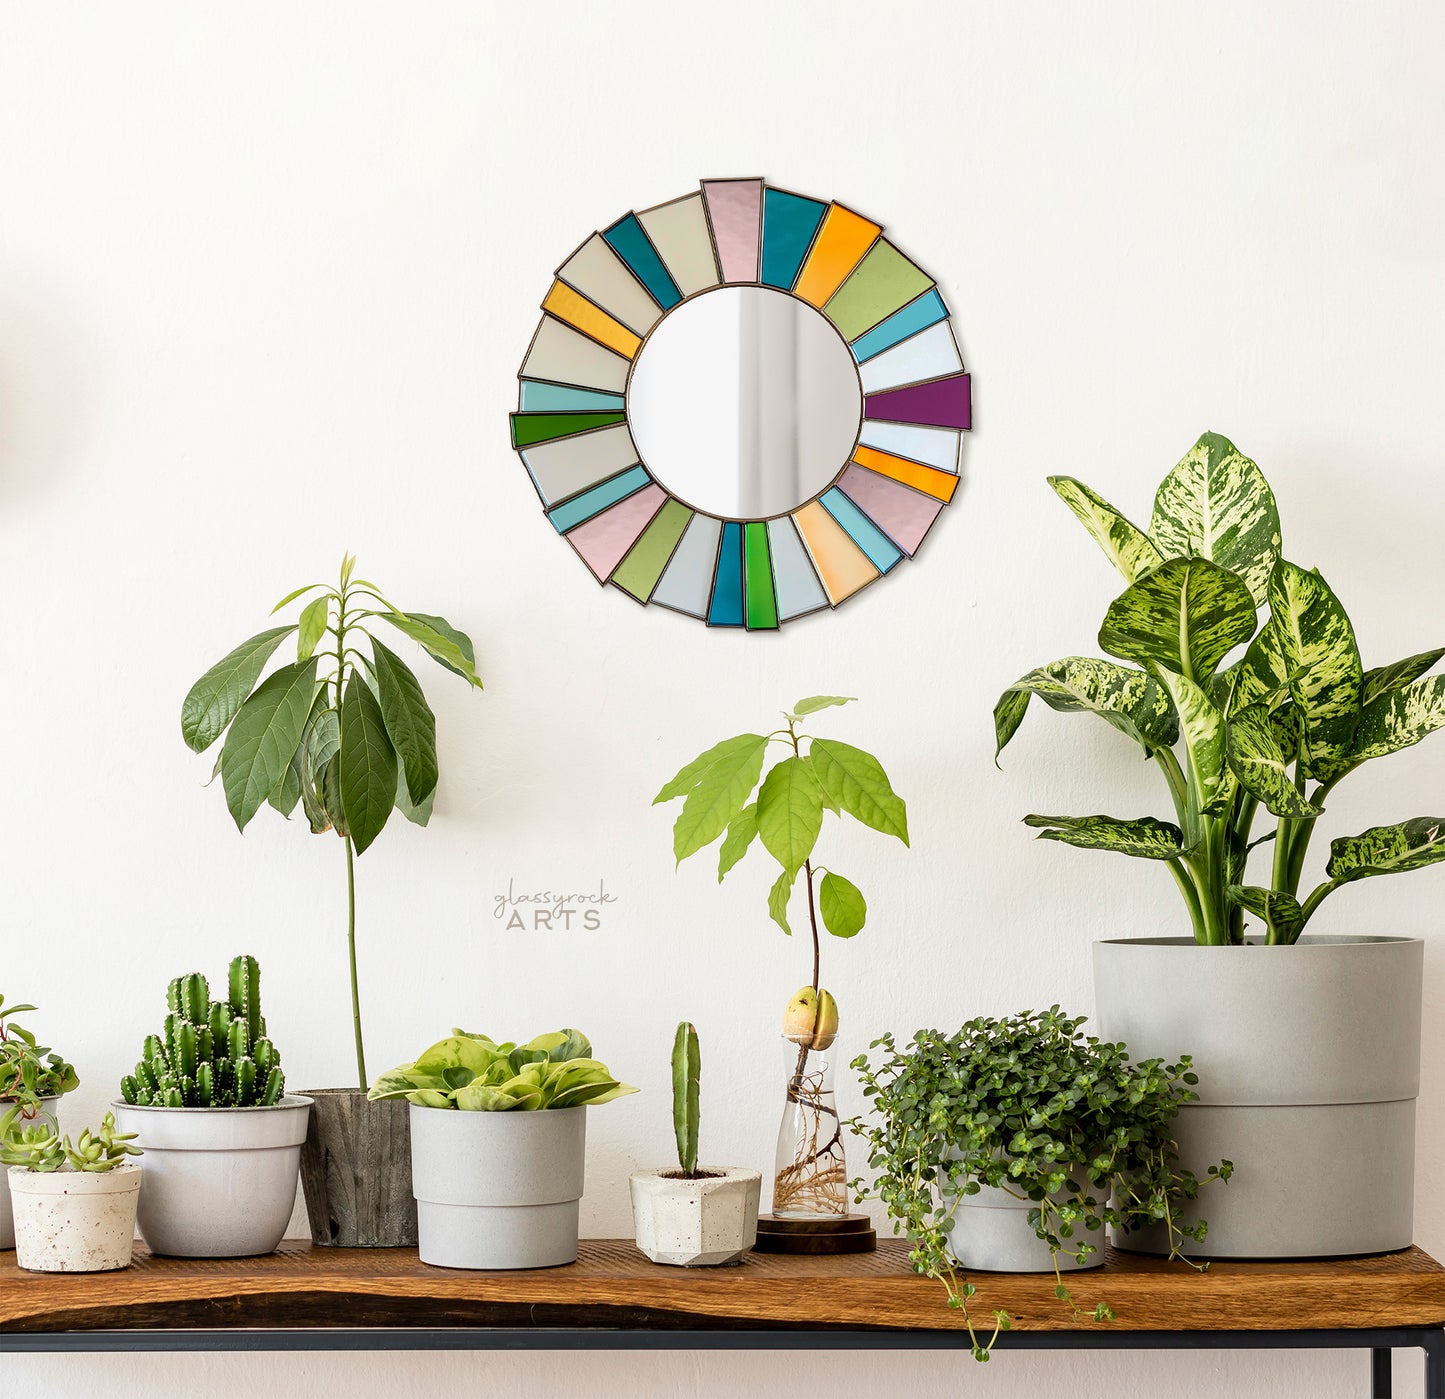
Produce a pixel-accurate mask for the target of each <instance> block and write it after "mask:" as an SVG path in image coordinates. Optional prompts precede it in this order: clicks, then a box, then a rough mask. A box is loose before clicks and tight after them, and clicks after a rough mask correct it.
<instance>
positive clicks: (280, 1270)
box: [0, 1240, 1445, 1399]
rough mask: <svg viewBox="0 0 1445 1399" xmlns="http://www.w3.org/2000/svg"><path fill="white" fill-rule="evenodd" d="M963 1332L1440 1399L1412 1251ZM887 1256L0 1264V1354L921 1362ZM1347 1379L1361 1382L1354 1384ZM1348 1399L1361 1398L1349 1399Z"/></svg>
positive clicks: (916, 1331) (893, 1244)
mask: <svg viewBox="0 0 1445 1399" xmlns="http://www.w3.org/2000/svg"><path fill="white" fill-rule="evenodd" d="M972 1280H973V1281H974V1283H975V1284H976V1285H977V1287H978V1295H977V1297H976V1298H975V1299H974V1303H973V1306H974V1309H975V1315H977V1316H979V1317H982V1318H987V1317H989V1316H990V1314H991V1313H992V1311H993V1309H994V1308H995V1307H1003V1308H1006V1309H1007V1310H1008V1311H1009V1312H1010V1313H1011V1314H1012V1315H1013V1318H1014V1323H1013V1329H1012V1330H1011V1331H1008V1332H1006V1333H1005V1334H1004V1335H1002V1336H1001V1337H1000V1338H999V1342H998V1344H999V1346H1000V1347H1001V1348H1004V1349H1017V1348H1025V1349H1028V1348H1032V1349H1045V1350H1067V1349H1096V1348H1105V1349H1131V1348H1138V1349H1147V1350H1172V1349H1210V1350H1214V1349H1221V1350H1223V1349H1235V1348H1241V1349H1243V1348H1247V1349H1261V1348H1287V1349H1314V1348H1334V1349H1340V1348H1357V1349H1362V1350H1369V1351H1370V1352H1371V1361H1370V1380H1371V1391H1370V1392H1371V1393H1372V1394H1373V1395H1374V1396H1377V1399H1380V1396H1388V1395H1389V1393H1390V1352H1391V1350H1392V1349H1394V1348H1396V1347H1407V1346H1408V1347H1419V1348H1420V1349H1422V1350H1423V1351H1424V1352H1425V1389H1426V1394H1427V1396H1428V1399H1445V1329H1442V1328H1445V1268H1442V1267H1441V1266H1440V1264H1439V1263H1437V1262H1436V1261H1435V1260H1434V1259H1433V1258H1431V1257H1430V1256H1429V1255H1428V1254H1426V1253H1424V1252H1422V1251H1421V1250H1420V1249H1418V1248H1411V1249H1406V1250H1405V1251H1404V1252H1401V1253H1392V1254H1385V1255H1381V1256H1378V1257H1374V1258H1356V1259H1340V1260H1335V1261H1330V1262H1321V1263H1215V1264H1213V1265H1212V1266H1211V1267H1210V1268H1209V1270H1208V1271H1207V1272H1204V1273H1197V1272H1194V1271H1192V1270H1191V1269H1189V1268H1187V1267H1185V1266H1183V1265H1182V1264H1177V1263H1176V1264H1170V1263H1167V1262H1165V1261H1162V1260H1158V1259H1151V1258H1142V1257H1138V1256H1135V1255H1130V1254H1122V1253H1111V1254H1110V1256H1109V1260H1108V1262H1107V1263H1106V1265H1105V1266H1104V1267H1103V1268H1102V1269H1099V1270H1097V1271H1094V1272H1090V1273H1087V1274H1083V1275H1081V1276H1079V1277H1077V1278H1076V1279H1075V1280H1074V1291H1075V1293H1076V1294H1077V1296H1078V1297H1079V1299H1080V1301H1081V1302H1084V1301H1087V1302H1088V1303H1089V1305H1092V1304H1093V1302H1094V1301H1096V1300H1100V1299H1102V1300H1105V1301H1107V1302H1108V1303H1109V1304H1110V1305H1111V1306H1112V1307H1113V1308H1114V1311H1115V1314H1116V1319H1115V1320H1114V1321H1113V1322H1110V1323H1098V1322H1093V1321H1089V1320H1085V1319H1082V1318H1079V1319H1076V1318H1075V1317H1074V1316H1073V1314H1072V1312H1071V1311H1070V1309H1069V1308H1068V1307H1067V1306H1066V1305H1065V1304H1064V1303H1061V1302H1057V1301H1055V1299H1054V1297H1053V1280H1052V1278H1051V1277H1049V1276H1048V1275H1042V1276H1041V1275H1038V1274H1033V1275H1025V1276H1020V1275H1017V1274H973V1275H972ZM959 1320H960V1319H959V1317H958V1314H957V1313H956V1312H952V1311H950V1310H949V1309H948V1308H947V1307H946V1306H945V1304H944V1300H943V1290H942V1288H941V1286H940V1285H939V1284H937V1283H935V1282H932V1281H930V1280H929V1279H927V1278H920V1277H916V1276H915V1275H914V1274H913V1273H912V1271H911V1270H910V1269H909V1266H908V1259H907V1250H906V1247H905V1245H904V1244H902V1243H901V1242H899V1241H895V1240H888V1241H885V1242H880V1244H879V1248H878V1251H877V1253H872V1254H854V1255H850V1256H844V1257H835V1258H817V1257H794V1256H789V1255H784V1254H750V1255H749V1256H748V1258H747V1259H746V1261H745V1262H744V1263H742V1264H740V1265H738V1266H735V1267H730V1268H698V1269H685V1268H660V1267H656V1266H654V1265H653V1264H651V1263H648V1262H647V1261H645V1260H644V1259H643V1258H642V1257H641V1256H640V1255H639V1254H638V1252H637V1251H636V1249H634V1248H633V1246H632V1244H631V1243H630V1242H624V1241H618V1240H606V1241H590V1242H586V1243H584V1244H583V1245H582V1251H581V1257H580V1258H579V1260H578V1262H577V1263H576V1264H574V1265H571V1266H569V1267H565V1268H549V1269H540V1270H537V1271H531V1272H513V1273H472V1272H454V1271H450V1270H444V1269H439V1268H428V1267H425V1266H423V1265H422V1264H421V1263H419V1262H418V1261H417V1256H416V1253H415V1251H414V1250H408V1249H313V1248H311V1247H310V1246H309V1245H306V1244H295V1245H293V1244H287V1245H285V1246H283V1248H282V1249H281V1251H280V1252H279V1253H276V1254H273V1255H271V1256H270V1257H267V1258H249V1259H246V1258H243V1259H224V1260H219V1259H218V1260H203V1259H176V1258H153V1257H151V1256H150V1255H148V1254H147V1253H145V1252H144V1251H143V1250H137V1254H136V1262H135V1266H134V1267H132V1268H129V1269H127V1270H126V1271H124V1272H119V1273H91V1274H79V1275H77V1274H43V1273H26V1272H22V1271H20V1270H19V1269H18V1268H17V1267H16V1266H15V1255H14V1254H13V1253H4V1254H0V1352H21V1351H27V1352H36V1351H177V1350H184V1351H205V1350H412V1349H436V1350H485V1349H507V1350H511V1349H529V1348H531V1349H552V1350H568V1349H578V1350H582V1349H588V1348H594V1347H595V1348H602V1347H606V1348H628V1347H631V1348H641V1349H647V1348H668V1349H715V1350H716V1349H723V1350H734V1349H735V1350H757V1349H788V1348H804V1349H817V1350H828V1349H841V1348H880V1349H910V1348H921V1349H940V1350H954V1351H958V1350H965V1349H966V1348H967V1339H968V1338H967V1333H966V1332H965V1331H964V1330H963V1328H962V1326H961V1325H960V1324H959ZM1363 1377H1364V1374H1363V1369H1362V1371H1361V1379H1362V1381H1363ZM1362 1387H1363V1386H1362Z"/></svg>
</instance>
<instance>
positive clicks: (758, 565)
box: [743, 520, 778, 631]
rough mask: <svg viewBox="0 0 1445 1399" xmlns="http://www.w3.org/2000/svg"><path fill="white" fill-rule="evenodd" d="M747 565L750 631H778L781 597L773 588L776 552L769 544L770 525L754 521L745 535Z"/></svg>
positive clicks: (744, 544)
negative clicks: (774, 552) (774, 553)
mask: <svg viewBox="0 0 1445 1399" xmlns="http://www.w3.org/2000/svg"><path fill="white" fill-rule="evenodd" d="M743 555H744V566H745V569H746V574H747V588H748V630H749V631H776V630H777V627H778V599H777V595H776V593H775V592H774V591H773V551H772V549H771V547H770V546H769V544H768V527H767V524H766V523H765V522H764V521H762V520H755V521H753V522H752V523H751V524H749V525H748V526H747V528H746V532H745V534H744V536H743Z"/></svg>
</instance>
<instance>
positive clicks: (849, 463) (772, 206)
mask: <svg viewBox="0 0 1445 1399" xmlns="http://www.w3.org/2000/svg"><path fill="white" fill-rule="evenodd" d="M725 286H761V287H766V288H770V289H773V290H776V291H781V292H785V293H787V294H788V295H790V296H792V297H795V298H797V299H798V300H801V301H803V302H805V303H806V304H808V305H809V306H811V307H813V308H814V310H816V311H818V312H820V313H821V314H822V315H823V316H824V317H825V318H827V319H828V320H829V321H830V322H831V323H832V325H833V327H834V329H835V330H837V332H838V334H839V336H840V337H841V338H842V340H843V341H844V342H845V343H846V344H847V346H848V348H849V350H850V352H851V354H852V357H853V361H854V366H855V369H856V372H857V373H858V375H859V387H860V392H861V396H862V402H863V411H862V421H861V424H860V427H859V431H858V436H857V438H856V440H855V441H854V444H853V447H852V450H851V452H850V453H849V454H848V456H847V457H846V458H845V459H844V460H843V461H842V462H840V463H839V466H838V470H837V472H836V473H835V475H834V477H833V479H832V480H831V481H830V482H829V484H828V485H827V486H826V487H825V488H824V489H823V490H822V491H820V492H819V493H818V494H817V495H815V496H814V497H812V498H811V499H810V500H807V501H804V502H803V503H802V504H801V505H798V506H796V507H795V508H793V509H792V510H790V511H788V512H787V513H786V514H782V515H778V516H774V517H772V518H769V519H736V518H729V517H723V516H718V515H715V514H709V513H708V512H706V511H702V510H697V509H695V508H694V507H693V506H691V505H689V504H687V503H686V502H684V501H682V500H680V499H677V498H675V497H674V496H672V495H671V494H670V493H669V492H668V490H667V488H666V486H665V485H664V484H663V483H662V482H661V481H659V480H658V479H657V478H656V477H655V476H654V475H653V473H652V471H651V470H649V468H648V466H647V464H646V463H644V462H643V460H642V458H641V456H640V455H639V453H638V451H637V448H636V446H635V445H634V443H633V441H632V434H631V431H630V428H629V418H628V389H629V386H630V380H631V371H632V366H633V364H634V362H635V361H636V359H637V356H638V355H639V353H640V352H641V350H642V347H643V346H644V345H645V344H646V343H647V339H648V337H649V336H650V335H651V334H652V332H653V331H654V330H655V329H656V327H657V326H658V325H659V324H661V323H662V321H663V320H664V319H665V317H666V316H667V315H668V314H669V313H671V312H672V311H673V310H675V309H676V308H677V307H678V306H680V305H682V304H684V303H685V302H687V301H690V300H692V299H694V298H696V297H699V296H705V295H707V294H708V293H709V292H710V291H714V290H716V289H718V288H720V287H725ZM542 312H543V315H542V319H541V321H540V323H539V324H538V326H537V330H536V332H535V334H534V335H533V337H532V342H531V344H530V345H529V347H528V349H527V354H526V356H525V358H524V359H523V361H522V367H521V369H520V370H519V371H518V374H517V377H518V380H519V392H518V400H517V411H516V412H514V413H513V414H511V430H512V446H513V448H514V449H515V450H516V451H517V453H518V455H519V456H520V457H521V459H522V463H523V465H524V466H525V467H526V469H527V473H528V475H529V476H530V477H531V479H532V484H533V486H534V487H535V488H536V491H537V494H538V496H539V497H540V498H541V501H542V509H543V512H544V513H545V515H546V517H547V519H548V521H549V522H550V523H551V525H552V526H553V528H554V529H555V530H556V531H557V533H559V534H560V535H562V537H563V538H564V539H566V540H567V542H568V543H569V544H571V546H572V548H573V549H574V550H575V551H576V553H577V555H578V557H579V558H581V560H582V562H583V563H584V564H585V565H586V566H587V568H588V569H589V570H590V572H591V573H592V575H593V577H594V578H596V580H597V581H598V583H599V584H602V585H604V586H605V585H607V584H611V585H612V586H614V587H616V588H617V589H618V590H619V591H621V592H623V593H625V594H626V595H627V596H628V597H630V598H632V599H633V601H634V602H638V603H641V604H644V605H646V604H649V603H652V604H656V605H658V606H661V607H665V608H668V609H670V610H672V611H675V612H680V613H683V614H685V615H687V616H691V617H695V618H697V619H698V620H700V621H703V622H706V623H707V624H708V625H709V626H712V627H724V628H743V629H746V630H748V631H776V630H778V629H779V628H780V627H781V626H782V624H783V623H784V622H790V621H793V620H795V619H796V618H798V617H802V616H806V615H808V614H810V613H813V612H819V611H823V610H825V609H829V608H836V607H838V606H839V605H841V604H842V603H844V602H846V601H847V600H848V599H849V598H851V597H853V596H855V595H856V594H857V593H858V592H859V591H860V590H861V589H863V588H865V587H867V586H868V585H869V584H870V583H874V582H876V581H877V580H878V579H879V578H881V577H883V576H885V575H886V574H888V573H891V572H892V570H893V569H894V568H895V567H896V566H897V565H898V564H899V563H900V562H901V561H902V560H903V559H905V558H912V557H913V556H914V555H915V554H917V552H918V550H919V548H920V546H921V545H922V543H923V540H924V538H925V537H926V536H927V534H928V532H929V530H930V529H931V528H932V527H933V525H934V524H935V523H936V521H937V519H938V517H939V515H940V514H941V513H942V512H943V510H944V508H945V507H946V506H947V505H948V504H949V503H950V502H951V501H952V500H953V498H954V495H955V493H956V491H957V488H958V484H959V458H960V452H961V438H962V434H963V433H964V432H966V431H968V430H969V428H970V427H971V425H972V400H971V394H970V380H969V375H968V374H967V373H966V372H965V370H964V365H963V360H962V357H961V355H960V354H959V352H958V345H957V342H956V340H955V339H954V335H953V330H952V326H951V323H950V313H949V310H948V307H947V306H946V305H945V303H944V301H943V297H942V295H941V293H940V292H939V290H938V287H937V284H936V283H935V282H934V279H933V278H932V277H930V276H929V275H928V274H927V273H926V272H924V271H923V270H922V268H920V267H919V266H918V265H917V264H916V263H914V262H912V261H911V260H910V259H909V258H907V257H906V256H905V255H904V254H903V253H902V252H900V251H899V250H898V249H897V248H896V247H895V246H894V245H893V244H892V243H891V242H890V241H889V240H888V239H887V238H886V237H885V236H884V230H883V226H882V225H881V224H878V223H875V222H873V221H872V220H870V219H868V218H865V217H864V216H863V215H861V214H859V213H856V212H855V211H854V210H852V209H850V208H848V207H847V206H845V205H843V204H839V203H837V202H836V201H832V202H829V201H825V200H820V199H813V198H810V197H808V196H806V195H800V194H794V193H793V192H792V191H790V190H784V189H779V188H777V187H776V186H771V185H768V184H766V183H765V182H764V181H763V180H762V179H758V178H750V179H720V180H703V181H702V182H701V185H700V187H699V189H697V190H694V191H691V192H689V193H687V194H684V195H681V196H679V197H678V198H676V199H672V200H669V201H667V202H665V203H662V204H656V205H653V206H651V207H650V208H647V209H642V210H635V211H632V212H629V213H627V214H624V215H623V216H622V217H621V218H619V219H617V220H616V221H615V222H614V223H612V224H610V225H609V226H608V227H607V228H605V229H603V230H601V231H600V232H597V233H593V234H591V235H590V236H589V237H588V238H587V239H586V240H585V241H584V242H583V243H582V244H581V245H580V246H579V247H578V248H577V249H576V250H575V251H574V252H573V253H572V254H571V255H570V256H569V257H568V258H567V259H566V260H565V261H564V262H563V263H562V265H561V266H560V267H559V268H558V269H557V271H556V273H555V275H554V278H553V281H552V285H551V287H550V289H549V290H548V292H547V295H546V297H545V298H544V299H543V302H542Z"/></svg>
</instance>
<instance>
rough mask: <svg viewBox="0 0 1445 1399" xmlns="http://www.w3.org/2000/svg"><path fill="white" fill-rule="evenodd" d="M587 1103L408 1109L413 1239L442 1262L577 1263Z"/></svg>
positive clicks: (427, 1258)
mask: <svg viewBox="0 0 1445 1399" xmlns="http://www.w3.org/2000/svg"><path fill="white" fill-rule="evenodd" d="M586 1147H587V1109H586V1108H585V1107H581V1108H558V1109H555V1110H543V1111H540V1112H459V1111H455V1110H449V1109H446V1108H426V1107H419V1106H417V1105H416V1104H412V1106H411V1178H412V1191H413V1193H414V1194H415V1196H416V1215H417V1245H418V1249H419V1251H420V1254H421V1261H422V1262H423V1263H431V1264H434V1265H435V1266H436V1267H439V1268H551V1267H555V1266H557V1265H558V1264H561V1263H574V1262H576V1260H577V1209H578V1204H579V1202H580V1200H581V1198H582V1184H583V1173H584V1168H585V1163H586Z"/></svg>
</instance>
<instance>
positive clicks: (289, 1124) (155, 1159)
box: [111, 1093, 311, 1258]
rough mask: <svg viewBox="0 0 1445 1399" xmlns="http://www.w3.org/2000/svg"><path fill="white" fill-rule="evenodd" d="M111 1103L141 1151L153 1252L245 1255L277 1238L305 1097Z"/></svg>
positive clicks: (306, 1108) (293, 1176) (291, 1186)
mask: <svg viewBox="0 0 1445 1399" xmlns="http://www.w3.org/2000/svg"><path fill="white" fill-rule="evenodd" d="M111 1107H112V1108H113V1109H114V1111H115V1118H116V1122H117V1124H118V1125H119V1127H120V1130H121V1131H123V1132H134V1133H136V1134H137V1138H138V1139H137V1141H136V1143H135V1145H136V1146H138V1147H140V1148H141V1149H142V1150H143V1151H144V1152H145V1171H144V1176H143V1179H142V1181H141V1191H140V1210H139V1219H140V1232H141V1237H142V1238H143V1239H144V1240H145V1241H146V1244H147V1246H148V1247H149V1248H150V1250H151V1252H152V1253H162V1254H169V1255H172V1256H174V1257H177V1258H249V1257H251V1256H253V1255H255V1254H261V1253H270V1252H271V1251H272V1250H273V1249H274V1248H275V1247H276V1245H277V1244H279V1243H280V1242H281V1236H282V1235H283V1234H284V1233H285V1232H286V1225H287V1223H288V1222H289V1221H290V1219H291V1211H292V1210H293V1209H294V1208H295V1205H296V1187H297V1181H298V1178H299V1170H300V1162H301V1143H302V1142H303V1141H305V1140H306V1117H307V1114H308V1113H309V1112H310V1111H311V1099H310V1098H305V1097H302V1096H301V1095H300V1094H292V1093H288V1094H287V1095H286V1096H285V1097H284V1098H282V1099H281V1101H280V1102H279V1103H277V1104H276V1105H275V1106H274V1107H254V1108H152V1107H136V1106H134V1105H132V1104H130V1103H124V1102H117V1103H112V1104H111Z"/></svg>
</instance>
